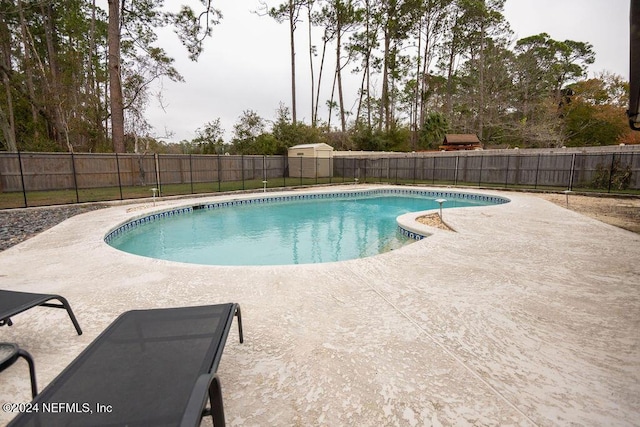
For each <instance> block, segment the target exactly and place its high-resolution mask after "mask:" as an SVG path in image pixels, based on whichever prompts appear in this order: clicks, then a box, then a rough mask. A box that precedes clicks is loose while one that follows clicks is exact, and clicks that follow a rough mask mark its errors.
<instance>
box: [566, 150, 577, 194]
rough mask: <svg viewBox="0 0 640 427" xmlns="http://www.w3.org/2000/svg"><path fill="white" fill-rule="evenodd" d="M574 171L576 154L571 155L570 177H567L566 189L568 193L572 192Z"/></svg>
mask: <svg viewBox="0 0 640 427" xmlns="http://www.w3.org/2000/svg"><path fill="white" fill-rule="evenodd" d="M575 171H576V153H573V154H572V155H571V170H570V171H569V172H570V173H571V175H569V187H568V188H567V189H568V190H569V191H571V190H573V174H574V173H575Z"/></svg>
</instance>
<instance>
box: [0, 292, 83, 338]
mask: <svg viewBox="0 0 640 427" xmlns="http://www.w3.org/2000/svg"><path fill="white" fill-rule="evenodd" d="M52 300H58V301H59V303H52V302H49V301H52ZM33 307H50V308H62V309H65V310H67V314H69V317H70V318H71V322H73V326H74V327H75V328H76V332H78V335H82V329H81V328H80V324H79V323H78V320H77V319H76V316H75V315H74V314H73V310H71V305H70V304H69V301H67V300H66V298H64V297H62V296H60V295H54V294H36V293H30V292H18V291H7V290H0V326H4V325H7V326H12V325H13V322H12V321H11V318H12V317H13V316H15V315H17V314H20V313H22V312H23V311H27V310H29V309H31V308H33Z"/></svg>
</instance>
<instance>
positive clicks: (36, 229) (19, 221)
mask: <svg viewBox="0 0 640 427" xmlns="http://www.w3.org/2000/svg"><path fill="white" fill-rule="evenodd" d="M106 207H107V205H100V204H90V205H69V206H67V205H64V206H47V207H37V208H23V209H5V210H0V224H1V225H0V251H4V250H5V249H9V248H10V247H12V246H14V245H17V244H18V243H20V242H23V241H25V240H27V239H29V238H31V237H33V236H35V235H36V234H39V233H42V232H43V231H45V230H47V229H49V228H51V227H53V226H55V225H57V224H59V223H61V222H62V221H64V220H66V219H68V218H71V217H72V216H75V215H79V214H81V213H85V212H90V211H94V210H97V209H102V208H106Z"/></svg>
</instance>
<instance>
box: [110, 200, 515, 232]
mask: <svg viewBox="0 0 640 427" xmlns="http://www.w3.org/2000/svg"><path fill="white" fill-rule="evenodd" d="M377 195H410V196H423V197H429V198H434V197H436V198H443V197H446V198H447V199H449V200H451V199H456V200H471V201H483V202H489V203H493V204H496V205H499V204H503V203H508V202H509V201H510V200H509V199H508V198H505V197H501V196H495V195H486V194H482V193H476V192H473V193H471V192H465V191H441V190H420V189H413V188H377V189H376V188H373V189H353V190H352V189H349V190H343V191H319V192H311V193H298V194H294V195H281V194H273V195H271V194H262V195H255V194H247V195H244V196H237V197H234V198H232V199H230V200H224V201H210V202H201V203H196V204H193V203H186V204H184V205H181V206H177V207H172V208H168V209H159V210H157V211H153V212H150V213H149V212H147V213H144V214H140V215H134V216H133V217H132V218H130V219H128V220H125V221H123V222H122V223H120V224H118V225H116V226H114V227H113V228H112V229H110V230H109V231H108V232H107V233H106V235H105V237H104V241H105V242H106V243H107V244H109V243H110V242H111V241H112V240H113V239H114V238H116V237H118V236H119V235H121V234H122V233H126V232H128V231H130V230H132V229H134V228H136V227H138V226H140V225H142V224H147V223H150V222H153V221H156V220H160V219H164V218H168V217H172V216H175V215H182V214H186V213H191V212H193V211H194V210H200V209H204V210H213V209H220V208H228V207H233V206H245V205H251V204H259V205H262V204H265V203H285V202H292V201H302V200H322V199H346V198H359V197H367V196H377ZM431 211H433V209H430V210H426V211H420V212H417V215H414V213H410V214H405V215H401V216H399V217H398V218H397V219H396V221H397V223H398V228H399V229H400V232H401V233H402V234H403V235H405V236H407V237H409V238H410V239H414V240H421V239H423V238H425V237H427V236H429V235H430V234H432V231H431V228H430V227H427V226H425V225H423V224H420V223H418V222H417V221H415V218H417V217H419V216H422V215H425V214H427V213H429V212H431Z"/></svg>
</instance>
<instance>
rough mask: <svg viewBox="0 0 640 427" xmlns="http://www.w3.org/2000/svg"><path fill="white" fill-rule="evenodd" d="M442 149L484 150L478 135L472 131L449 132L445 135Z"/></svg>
mask: <svg viewBox="0 0 640 427" xmlns="http://www.w3.org/2000/svg"><path fill="white" fill-rule="evenodd" d="M440 149H441V150H444V151H457V150H482V143H481V142H480V140H479V139H478V136H477V135H475V134H472V133H449V134H446V135H445V136H444V141H443V142H442V145H441V146H440Z"/></svg>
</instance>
